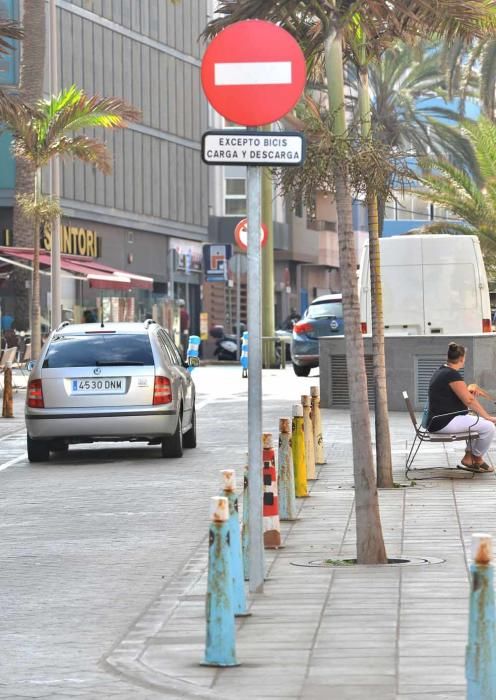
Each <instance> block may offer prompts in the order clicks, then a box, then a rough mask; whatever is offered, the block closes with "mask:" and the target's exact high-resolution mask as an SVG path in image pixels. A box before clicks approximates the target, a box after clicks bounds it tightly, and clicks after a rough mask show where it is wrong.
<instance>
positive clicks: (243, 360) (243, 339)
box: [239, 331, 248, 379]
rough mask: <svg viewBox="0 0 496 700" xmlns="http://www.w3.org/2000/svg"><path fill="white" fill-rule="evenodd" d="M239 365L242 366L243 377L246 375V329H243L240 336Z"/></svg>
mask: <svg viewBox="0 0 496 700" xmlns="http://www.w3.org/2000/svg"><path fill="white" fill-rule="evenodd" d="M239 361H240V362H241V367H242V368H243V374H242V375H241V376H242V377H243V379H246V378H247V377H248V331H244V333H243V335H242V336H241V357H240V358H239Z"/></svg>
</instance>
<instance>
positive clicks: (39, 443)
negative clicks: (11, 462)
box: [27, 435, 50, 462]
mask: <svg viewBox="0 0 496 700" xmlns="http://www.w3.org/2000/svg"><path fill="white" fill-rule="evenodd" d="M27 448H28V459H29V461H30V462H48V460H49V459H50V445H49V444H48V442H44V441H43V440H33V438H30V437H29V435H28V440H27Z"/></svg>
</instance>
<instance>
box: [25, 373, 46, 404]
mask: <svg viewBox="0 0 496 700" xmlns="http://www.w3.org/2000/svg"><path fill="white" fill-rule="evenodd" d="M26 402H27V405H28V406H29V407H30V408H45V402H44V401H43V387H42V385H41V379H31V381H30V382H29V384H28V391H27V398H26Z"/></svg>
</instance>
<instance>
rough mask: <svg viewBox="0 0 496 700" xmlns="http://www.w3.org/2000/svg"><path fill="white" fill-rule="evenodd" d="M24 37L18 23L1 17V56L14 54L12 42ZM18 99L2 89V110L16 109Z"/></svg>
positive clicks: (0, 106)
mask: <svg viewBox="0 0 496 700" xmlns="http://www.w3.org/2000/svg"><path fill="white" fill-rule="evenodd" d="M22 37H23V31H22V29H21V27H20V26H19V24H18V23H17V22H14V21H13V20H9V19H3V18H1V17H0V56H2V55H4V56H5V55H6V54H9V53H11V52H12V50H13V47H12V43H11V42H12V40H19V39H22ZM16 102H17V100H16V98H15V97H14V96H13V95H9V94H8V93H7V92H5V90H3V89H1V88H0V108H1V109H4V110H6V109H9V108H12V109H15V103H16Z"/></svg>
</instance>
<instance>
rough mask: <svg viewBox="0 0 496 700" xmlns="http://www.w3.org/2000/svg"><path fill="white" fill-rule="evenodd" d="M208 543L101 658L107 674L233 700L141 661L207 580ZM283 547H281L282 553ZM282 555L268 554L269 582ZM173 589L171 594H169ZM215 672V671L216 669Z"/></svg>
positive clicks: (197, 698)
mask: <svg viewBox="0 0 496 700" xmlns="http://www.w3.org/2000/svg"><path fill="white" fill-rule="evenodd" d="M321 469H322V467H321ZM319 472H320V470H319ZM315 483H316V482H314V484H313V485H315ZM305 503H306V500H305V499H302V500H301V503H300V504H299V508H298V514H297V515H298V519H297V520H296V521H291V522H289V521H288V522H285V525H286V526H287V529H286V531H285V533H284V537H283V547H284V546H285V544H286V543H287V540H288V539H289V538H290V536H291V534H292V532H293V529H294V527H295V526H297V523H298V520H299V519H300V516H301V511H302V510H303V508H304V507H305ZM207 541H208V535H205V537H203V539H202V540H201V541H200V543H199V544H198V546H197V547H196V549H195V550H194V552H193V554H192V556H191V557H190V558H189V559H188V560H187V562H186V563H185V564H184V566H183V568H182V569H181V570H180V572H179V573H178V574H177V575H176V576H174V577H173V578H172V579H171V580H170V581H169V582H168V583H167V584H166V585H165V586H164V588H163V589H162V591H161V592H160V593H159V594H158V596H157V597H156V598H155V599H154V600H153V601H152V602H151V603H150V605H149V606H148V607H147V608H146V609H145V612H144V613H142V614H141V615H140V616H139V617H138V618H137V619H136V620H135V622H134V623H133V625H131V627H130V628H129V630H128V631H127V633H126V634H125V635H124V636H123V637H122V638H121V639H120V640H119V641H118V642H117V644H116V645H115V646H114V648H113V649H112V651H111V652H110V653H109V654H108V655H107V656H105V657H103V658H102V660H101V663H102V664H103V666H104V667H105V668H107V670H111V671H112V672H113V673H116V674H118V675H120V676H124V677H125V678H127V679H129V680H131V681H133V682H135V683H139V684H140V685H144V686H148V687H153V688H157V689H160V690H161V691H165V692H171V693H177V694H179V695H180V697H181V698H183V699H184V700H188V699H189V698H191V699H192V700H203V699H204V700H231V698H230V697H229V698H228V697H226V696H223V695H219V692H218V691H217V690H215V691H214V690H209V689H208V688H205V687H202V686H201V685H199V684H198V683H195V682H192V681H189V680H187V679H185V678H181V677H179V676H172V675H171V674H168V673H166V672H165V671H157V670H156V669H154V668H152V667H151V666H149V665H146V664H144V663H143V662H142V657H143V656H144V655H145V653H146V651H147V649H148V646H149V640H150V639H153V637H154V636H155V635H156V634H158V633H159V632H163V631H164V630H165V629H166V628H167V624H168V622H169V620H170V619H171V618H172V617H173V615H174V613H175V611H176V610H177V608H178V607H179V606H180V604H181V600H182V599H184V598H185V597H187V596H188V594H189V593H190V592H191V591H193V590H194V588H195V586H196V585H197V584H198V583H199V581H200V580H201V578H202V577H204V575H205V572H206V570H207V567H208V547H207ZM283 547H281V550H282V551H283ZM280 553H281V551H280V550H267V551H266V553H265V554H266V577H265V578H266V580H268V579H269V578H270V573H271V570H272V568H273V566H274V564H275V563H276V561H277V559H278V557H279V554H280ZM171 589H172V592H170V591H171ZM256 602H257V594H251V595H250V596H249V599H248V609H249V610H250V611H251V609H252V607H253V605H254V604H255V603H256ZM246 622H247V620H246V619H242V620H240V621H239V623H238V624H239V625H240V626H241V625H243V624H246ZM194 665H195V667H196V666H200V665H201V664H200V661H199V660H198V663H195V664H194ZM212 670H213V671H215V669H212ZM218 670H219V671H220V670H222V669H221V668H219V669H218Z"/></svg>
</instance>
